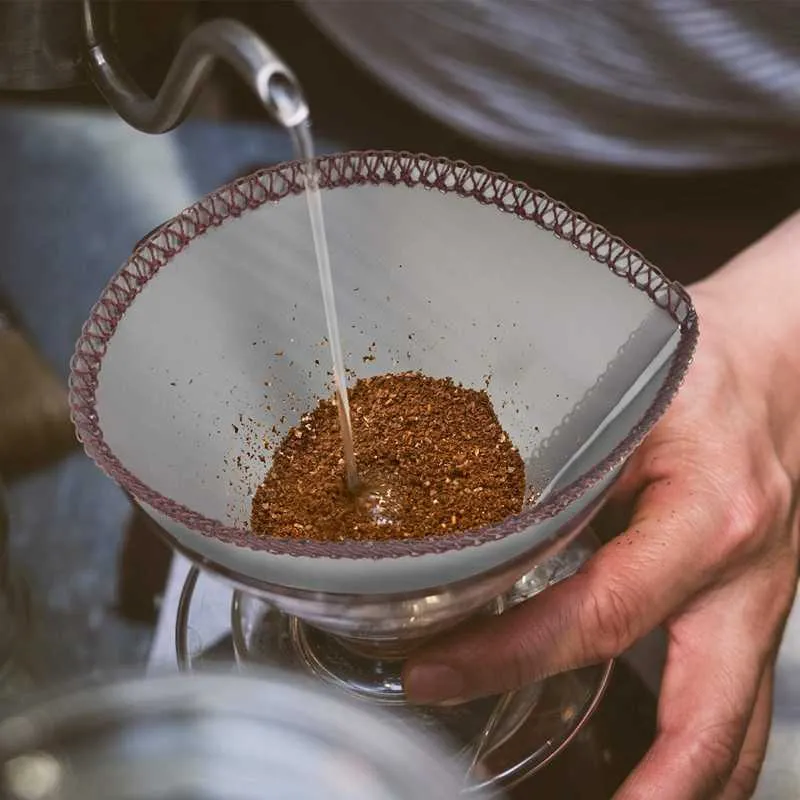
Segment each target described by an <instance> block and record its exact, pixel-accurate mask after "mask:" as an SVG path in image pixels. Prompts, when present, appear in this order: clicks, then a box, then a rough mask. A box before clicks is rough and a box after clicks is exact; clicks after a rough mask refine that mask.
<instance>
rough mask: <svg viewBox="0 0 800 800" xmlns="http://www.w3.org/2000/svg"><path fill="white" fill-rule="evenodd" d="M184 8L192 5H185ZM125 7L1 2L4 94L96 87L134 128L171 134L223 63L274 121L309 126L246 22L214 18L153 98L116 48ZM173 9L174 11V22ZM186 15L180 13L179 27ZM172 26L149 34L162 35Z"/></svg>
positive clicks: (286, 80) (65, 0)
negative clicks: (217, 66)
mask: <svg viewBox="0 0 800 800" xmlns="http://www.w3.org/2000/svg"><path fill="white" fill-rule="evenodd" d="M179 6H181V7H184V8H185V10H186V11H187V12H188V10H189V9H190V8H191V4H190V3H186V4H185V5H184V4H179ZM123 8H124V4H123V3H122V2H113V1H112V2H108V1H106V2H99V0H58V2H54V0H6V2H2V3H0V91H3V90H14V91H33V92H41V91H45V90H53V89H65V88H68V87H73V86H78V85H81V84H85V83H93V84H94V85H95V86H96V87H97V89H98V90H99V91H100V93H101V94H102V95H103V97H104V98H105V100H106V102H107V103H108V105H109V106H111V108H112V109H113V110H114V111H115V112H116V113H117V114H119V116H120V117H121V118H122V119H124V120H125V121H126V122H127V123H128V124H129V125H131V126H132V127H134V128H136V129H138V130H140V131H143V132H145V133H165V132H166V131H169V130H172V129H173V128H175V127H176V126H177V125H179V124H180V123H181V121H182V120H183V119H184V117H185V116H186V115H187V113H188V112H189V111H190V109H191V107H192V105H193V103H194V101H195V99H196V98H197V96H198V94H199V91H200V89H201V88H202V86H203V84H204V82H205V80H206V79H207V78H208V76H209V74H210V73H211V71H212V69H213V68H214V65H215V63H217V62H218V61H221V62H225V63H227V64H228V65H230V66H231V67H233V69H234V70H235V72H236V73H237V74H238V76H239V77H240V78H241V79H242V80H244V81H245V83H247V84H248V85H249V86H250V88H251V89H252V90H253V91H254V92H255V94H256V96H257V97H258V98H259V99H260V101H261V103H262V104H263V105H264V107H265V109H266V110H267V111H268V112H269V113H270V114H271V116H272V117H273V118H274V119H275V121H276V122H278V123H279V124H281V125H282V126H284V127H285V128H287V129H291V128H294V127H295V126H297V125H298V124H301V123H303V122H304V121H305V120H306V118H307V117H308V108H307V106H306V103H305V100H304V98H303V95H302V92H301V91H300V88H299V86H298V84H297V80H296V79H295V77H294V75H293V74H292V72H291V70H289V68H288V67H287V66H286V65H285V64H284V63H283V62H282V61H281V59H279V58H278V56H277V55H276V54H275V53H274V52H273V51H272V49H271V48H270V47H268V46H267V45H266V44H265V43H264V41H263V40H262V39H261V38H260V37H258V36H257V35H256V34H255V33H254V32H253V31H252V30H251V29H250V28H248V27H247V26H246V25H244V24H242V23H240V22H237V21H235V20H231V19H215V20H211V21H207V22H203V23H202V24H200V25H198V26H197V27H195V28H194V29H193V30H191V31H190V32H189V33H188V35H186V37H185V38H184V39H183V40H182V42H181V43H180V47H179V49H178V52H177V54H176V56H175V58H174V60H173V61H172V64H171V66H170V68H169V70H168V72H167V75H166V77H165V78H164V80H163V83H162V84H161V87H160V88H159V90H158V91H157V92H156V93H155V95H154V96H149V95H148V94H146V93H145V92H144V91H143V90H142V89H141V88H140V87H139V85H137V83H136V81H135V80H134V79H133V78H132V77H131V75H130V74H129V71H128V69H127V68H126V65H125V64H124V63H123V59H122V58H121V57H120V55H119V53H118V49H117V38H118V36H121V35H122V32H123V31H122V29H123V28H124V23H123V22H121V20H120V12H121V10H122V9H123ZM174 17H175V14H174V9H173V10H172V13H171V14H170V20H171V22H173V23H174V22H175V19H173V18H174ZM182 18H183V12H182V11H181V12H180V13H179V14H178V22H180V21H181V19H182ZM167 27H169V26H168V25H165V26H159V29H158V30H155V31H152V34H151V31H150V30H148V32H147V38H148V39H151V38H152V39H158V38H159V36H161V37H163V35H164V32H165V28H167Z"/></svg>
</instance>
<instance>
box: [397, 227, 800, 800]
mask: <svg viewBox="0 0 800 800" xmlns="http://www.w3.org/2000/svg"><path fill="white" fill-rule="evenodd" d="M690 293H691V294H692V297H693V299H694V302H695V304H696V306H697V309H698V314H699V318H700V341H699V344H698V349H697V354H696V357H695V361H694V363H693V365H692V367H691V368H690V370H689V373H688V376H687V378H686V382H685V384H684V386H683V388H682V390H681V391H680V392H679V394H678V396H677V398H676V400H675V402H674V403H673V405H672V406H671V408H670V409H669V410H668V412H667V413H666V415H665V416H664V418H663V419H662V420H661V421H660V422H659V424H658V425H657V426H656V428H655V429H654V430H653V432H652V433H651V434H650V436H649V437H648V438H647V440H646V441H645V442H644V443H643V444H642V446H641V447H640V448H639V450H638V451H637V452H636V453H635V454H634V456H633V457H632V459H631V461H630V463H629V464H628V465H627V466H626V469H625V471H624V472H623V475H622V477H621V478H620V480H619V482H618V485H617V486H616V487H615V493H614V495H613V497H612V499H611V501H610V502H611V503H613V504H617V505H619V506H622V507H626V508H630V509H631V514H630V522H629V524H628V526H627V528H626V530H625V531H623V532H622V534H621V535H620V536H618V537H617V538H615V539H614V540H612V541H611V542H610V543H609V544H607V545H606V546H604V547H603V548H602V549H601V550H600V551H599V552H598V553H597V554H596V556H595V557H594V558H592V560H591V561H590V562H589V563H588V564H587V565H586V566H585V567H584V568H583V569H582V570H581V571H580V572H579V573H578V574H577V575H575V576H573V577H572V578H570V579H569V580H567V581H565V582H563V583H561V584H558V585H557V586H555V587H553V588H552V589H550V590H548V591H547V592H545V593H544V594H542V595H540V596H538V597H536V598H534V599H532V600H531V601H529V602H527V603H525V604H524V605H522V606H520V607H518V608H515V609H513V610H512V611H511V612H509V613H508V614H505V615H503V616H502V617H500V618H498V619H495V620H491V621H488V622H487V621H484V622H478V623H475V624H474V625H471V626H468V627H466V628H464V629H461V630H459V631H457V632H455V633H454V634H453V635H452V636H450V637H447V638H445V639H444V640H440V641H437V642H436V643H435V644H434V645H433V646H432V647H431V648H428V649H426V650H425V651H423V652H421V653H419V654H418V655H416V656H415V657H414V658H413V659H411V660H410V661H409V663H408V664H407V666H406V672H405V687H406V692H407V694H408V696H409V697H410V698H411V699H412V700H413V701H415V702H420V703H429V702H430V703H435V702H443V701H445V702H453V701H456V700H467V699H471V698H474V697H477V696H482V695H487V694H494V693H497V692H502V691H506V690H511V689H514V688H516V687H519V686H521V685H524V684H527V683H529V682H532V681H536V680H539V679H541V678H545V677H547V676H549V675H552V674H553V673H556V672H561V671H564V670H569V669H575V668H577V667H581V666H584V665H586V664H591V663H596V662H599V661H603V660H605V659H608V658H611V657H614V656H617V655H619V654H621V653H622V652H623V651H625V650H626V649H627V648H628V647H630V646H631V645H632V644H633V643H634V642H635V641H636V640H638V639H639V638H641V637H642V636H644V635H645V634H646V633H648V632H649V631H651V630H652V629H654V628H655V627H657V626H658V625H663V626H664V627H665V629H666V632H667V636H668V655H667V663H666V667H665V671H664V677H663V683H662V687H661V696H660V698H659V711H658V732H657V736H656V739H655V741H654V743H653V746H652V748H651V750H650V751H649V753H648V754H647V755H646V757H645V758H644V760H643V761H642V763H641V764H640V765H639V766H638V768H637V769H636V770H635V771H634V772H633V774H632V775H631V776H630V777H629V778H628V780H627V781H626V782H625V784H624V785H623V786H622V788H621V789H620V790H619V792H618V794H617V798H618V800H645V798H653V799H655V798H665V797H668V798H670V800H703V799H705V798H722V800H739V798H747V797H749V796H750V795H751V794H752V792H753V790H754V788H755V784H756V780H757V776H758V772H759V770H760V767H761V763H762V761H763V758H764V752H765V748H766V742H767V738H768V733H769V726H770V719H771V704H772V682H773V672H774V663H775V658H776V655H777V649H778V645H779V643H780V638H781V636H782V633H783V628H784V625H785V622H786V618H787V617H788V614H789V611H790V609H791V606H792V603H793V600H794V597H795V593H796V590H797V578H798V563H799V553H800V542H799V532H800V528H799V526H798V515H797V508H796V497H797V489H798V483H799V482H800V424H798V422H797V421H796V418H797V417H798V416H800V346H799V345H798V342H800V314H798V313H797V309H798V306H799V305H800V215H795V216H794V217H792V218H791V219H789V220H787V222H785V223H784V224H783V225H781V226H780V227H779V228H777V229H776V230H775V231H773V232H772V233H771V234H770V235H768V236H767V237H765V238H764V239H762V240H761V241H760V242H757V243H756V244H755V245H753V246H752V247H751V248H749V249H748V250H747V251H745V252H744V253H742V254H741V255H740V256H739V257H737V258H736V259H735V260H734V261H733V262H731V263H730V264H729V265H728V266H726V267H725V268H723V269H722V270H720V271H719V272H717V273H716V274H715V275H713V276H712V277H711V278H709V279H708V280H706V281H704V282H703V283H701V284H697V285H696V286H694V287H691V288H690Z"/></svg>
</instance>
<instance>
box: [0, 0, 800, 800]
mask: <svg viewBox="0 0 800 800" xmlns="http://www.w3.org/2000/svg"><path fill="white" fill-rule="evenodd" d="M116 5H117V7H118V8H117V11H118V13H119V18H120V20H121V22H120V24H119V25H118V28H117V32H116V38H115V44H116V46H117V48H118V51H119V54H120V56H121V58H122V60H123V62H124V63H125V64H126V65H127V67H128V68H129V70H130V71H131V73H132V74H133V76H134V77H135V78H136V80H137V81H138V82H139V83H140V85H141V86H142V87H143V88H144V89H145V90H146V91H148V92H150V93H154V92H155V90H156V89H157V88H158V87H159V86H160V84H161V82H162V80H163V78H164V75H165V74H166V71H167V68H168V66H169V64H170V63H171V61H172V58H173V57H174V55H175V53H176V51H177V48H178V45H179V43H180V41H181V39H182V37H183V36H185V34H186V32H187V31H189V30H191V29H192V28H193V27H194V26H196V25H197V24H198V23H199V22H200V21H202V20H203V19H210V18H213V17H217V16H230V17H235V18H237V19H240V20H242V21H244V22H246V23H247V24H249V25H251V26H252V27H254V28H255V29H256V30H257V31H258V32H259V33H261V34H262V35H263V36H264V38H265V39H266V41H268V42H269V43H270V44H271V45H272V46H273V47H274V48H275V49H276V50H277V51H278V52H279V54H280V55H281V56H282V57H283V58H284V60H285V61H286V62H287V63H288V64H289V66H290V67H291V68H292V69H294V70H295V72H296V74H297V75H298V77H299V79H300V82H301V84H302V85H303V87H304V88H305V91H306V94H307V97H308V100H309V104H310V107H311V113H312V120H313V123H314V129H315V132H316V136H317V149H318V151H319V152H322V153H324V152H333V151H339V150H346V149H382V148H389V149H402V150H410V151H422V152H427V153H430V154H433V155H445V156H448V157H451V158H457V159H464V160H466V161H470V162H472V163H480V164H482V165H484V166H487V167H490V168H493V169H497V170H499V171H502V172H505V173H507V174H509V175H510V176H511V177H513V178H515V179H521V180H525V181H527V182H529V183H530V184H532V185H534V186H536V188H540V189H544V190H545V191H547V192H549V193H550V194H551V195H553V196H555V197H557V198H558V199H561V200H564V201H566V202H567V203H569V204H570V205H572V206H573V207H574V208H576V209H577V210H579V211H582V212H584V213H586V214H587V216H589V217H590V218H592V219H593V220H594V221H596V222H599V223H601V224H604V225H606V226H607V227H608V228H609V229H611V230H612V231H613V232H614V233H615V234H618V235H621V236H623V237H624V238H626V239H627V240H628V241H629V243H630V244H632V245H633V246H634V247H637V248H639V249H641V250H642V251H643V252H644V253H645V255H646V256H647V257H648V258H649V259H651V260H652V261H654V262H655V263H656V264H657V265H658V266H660V267H662V268H663V269H664V271H665V272H666V273H667V274H668V275H669V276H670V277H673V278H677V279H679V280H683V281H686V282H689V281H690V280H691V279H692V277H693V276H696V275H699V274H701V273H703V272H705V271H708V270H709V269H712V268H714V267H716V266H718V265H720V264H722V263H724V261H725V260H726V259H727V258H729V257H730V256H731V255H733V254H734V253H736V252H737V251H738V250H740V249H741V248H742V247H744V246H745V245H746V244H748V243H749V242H751V241H753V240H754V239H755V238H757V237H758V236H759V235H760V234H761V233H763V232H765V231H766V230H768V229H769V228H770V227H771V226H772V225H774V224H775V223H777V222H778V221H779V220H780V219H781V218H782V217H783V216H785V215H786V214H787V213H789V212H790V211H791V210H793V209H794V208H796V207H797V206H798V205H800V203H798V202H797V201H798V187H800V180H797V179H798V178H800V170H798V169H797V167H796V166H793V167H787V166H786V165H784V164H780V165H777V166H774V167H762V168H760V169H758V170H750V171H743V172H737V173H736V174H733V175H731V174H729V173H724V174H714V175H708V174H694V173H686V174H683V173H682V174H680V175H673V174H668V175H655V174H647V173H646V172H642V171H636V172H631V171H629V170H624V169H616V168H611V167H605V168H602V169H592V168H589V167H586V166H585V165H584V166H570V165H568V164H563V163H552V162H550V161H546V160H545V161H541V162H539V161H536V160H535V159H531V158H529V157H523V156H509V155H507V154H503V153H501V152H499V151H495V150H493V148H492V147H491V145H487V144H485V143H483V144H482V143H479V142H478V141H476V140H473V139H470V138H469V137H468V136H466V135H465V134H462V133H459V132H457V131H456V130H455V129H452V128H449V127H447V126H446V125H445V124H444V123H442V122H440V121H437V120H436V119H434V118H433V117H432V116H429V115H427V114H426V113H425V112H423V111H420V110H418V109H417V108H415V107H413V106H412V104H410V103H409V102H407V101H406V100H403V99H401V98H400V97H399V96H398V95H396V94H395V93H394V92H393V91H392V90H391V89H389V88H387V87H386V86H385V85H384V84H383V83H381V82H380V81H379V80H378V79H377V78H374V77H372V76H371V75H370V74H368V72H367V71H366V70H365V69H364V68H362V67H361V66H359V64H358V63H356V61H355V60H353V59H352V58H351V57H350V56H348V55H347V54H345V53H344V52H343V51H341V50H340V49H339V48H338V47H337V46H336V45H335V44H334V43H333V42H332V41H331V40H330V39H328V38H327V37H326V35H325V34H324V33H323V32H322V31H321V30H320V29H318V28H317V27H316V26H315V24H314V23H313V22H312V21H311V20H310V18H309V17H308V16H307V15H306V14H305V13H304V11H303V10H302V9H301V8H300V7H299V6H298V5H296V4H295V3H294V2H291V1H290V0H286V2H282V1H276V0H272V1H271V2H246V3H239V2H228V1H227V0H219V2H212V1H206V2H198V3H192V2H188V0H185V1H184V2H156V1H155V0H151V1H149V2H143V1H138V2H130V0H120V2H118V3H116ZM5 30H6V33H7V31H8V28H6V29H5ZM2 36H3V32H2V31H0V45H4V46H6V47H9V46H11V44H13V42H12V43H9V41H8V40H6V41H5V42H3V39H2ZM289 158H291V147H290V142H289V140H288V137H287V136H286V135H285V133H284V132H283V131H282V130H279V129H277V128H275V127H274V126H272V125H271V123H270V122H269V120H268V119H267V118H266V116H265V114H264V112H263V109H261V108H260V106H259V105H258V104H257V102H256V100H255V99H254V98H253V97H252V96H251V95H250V93H249V91H248V89H247V88H246V87H245V86H244V85H243V84H242V83H241V81H240V80H238V79H237V77H236V76H235V75H234V74H233V72H232V71H231V70H229V69H228V68H226V67H224V66H221V67H219V68H218V69H217V70H216V72H215V73H214V76H213V78H212V80H211V81H210V82H209V83H208V84H207V85H206V86H205V88H204V89H203V91H202V93H201V95H200V97H199V98H198V100H197V103H196V104H195V106H194V109H193V112H192V114H191V117H190V118H189V120H188V121H187V122H186V123H184V124H183V125H181V126H180V127H179V128H177V129H176V130H175V131H174V132H172V133H169V134H165V135H161V136H148V135H145V134H143V133H139V132H137V131H135V130H133V129H132V128H130V127H128V126H127V125H126V124H125V123H124V122H122V121H121V120H120V119H119V118H118V117H117V116H116V115H115V114H114V113H113V112H112V111H111V110H110V109H109V108H108V107H107V105H106V104H105V102H104V101H103V99H102V97H101V96H100V94H99V93H98V92H97V90H96V89H95V88H94V87H93V86H91V85H89V84H88V83H87V84H84V85H82V86H77V87H69V88H65V89H56V90H49V91H37V92H23V91H11V90H6V91H2V92H0V475H1V476H2V482H3V484H4V486H5V492H4V494H3V495H0V497H2V498H3V499H2V500H0V502H2V503H3V506H4V508H3V510H2V513H1V514H0V517H2V518H1V519H0V540H1V541H0V548H2V550H1V551H0V564H2V566H3V570H2V578H3V585H4V591H5V599H4V601H3V602H4V605H3V613H4V614H6V617H7V620H8V624H7V625H6V626H5V629H6V630H8V631H14V636H13V637H11V636H9V637H7V638H8V639H9V641H7V642H4V643H3V647H4V649H3V650H0V657H2V658H3V659H4V660H5V662H6V664H7V665H10V664H11V663H12V661H13V670H12V669H11V667H10V666H7V669H6V673H5V674H6V679H5V685H4V691H5V692H6V693H12V694H16V693H18V692H19V691H20V687H28V686H37V685H49V684H52V683H56V682H61V681H66V680H69V679H73V678H75V677H80V676H85V675H91V674H96V673H99V672H104V671H107V670H109V669H111V668H114V667H116V666H120V665H126V666H130V665H133V666H136V665H144V664H145V663H146V661H147V659H148V655H149V652H150V647H151V642H152V638H153V631H154V626H155V624H156V622H157V619H158V613H159V609H160V603H161V598H162V596H163V593H164V588H165V582H166V579H167V574H168V571H169V561H170V553H169V551H168V550H167V549H166V548H165V546H164V545H162V544H161V542H160V540H159V539H158V538H157V535H156V534H155V533H154V532H153V531H152V530H151V529H150V528H149V527H148V523H147V522H146V520H145V518H144V516H143V515H140V514H138V513H137V512H136V511H135V510H134V508H133V506H132V504H131V503H130V501H129V499H128V498H127V497H126V496H125V495H124V494H123V493H122V492H121V491H120V490H119V489H118V488H117V487H116V486H115V485H113V484H111V483H110V482H109V481H108V480H107V479H106V478H105V477H104V476H103V475H102V474H101V473H100V471H99V470H98V469H97V468H96V467H95V466H94V465H93V464H92V463H90V462H89V460H88V459H87V458H86V457H85V456H84V455H83V453H82V452H80V451H79V450H78V448H77V445H76V443H75V441H74V436H73V433H72V426H71V423H70V421H69V412H68V408H67V403H66V377H67V374H68V370H69V359H70V357H71V354H72V349H73V346H74V343H75V340H76V339H77V337H78V335H79V333H80V328H81V325H82V324H83V322H84V320H85V319H86V317H87V315H88V313H89V310H90V308H91V306H92V304H93V302H94V301H95V300H96V299H97V297H98V296H99V294H100V292H101V290H102V288H103V287H104V285H105V284H106V282H107V281H108V280H109V278H110V277H111V275H112V274H113V272H114V271H115V270H116V269H117V268H118V267H119V266H120V265H121V264H122V262H123V261H124V260H125V259H126V257H127V256H128V255H129V253H130V252H131V250H132V249H133V248H134V246H135V245H136V243H137V241H139V240H140V239H141V238H142V237H144V236H145V235H146V234H147V233H148V232H149V231H150V230H152V229H153V228H154V227H155V226H157V225H158V224H160V223H161V222H163V221H165V220H166V219H168V218H170V217H172V216H174V215H175V214H176V213H178V212H179V211H180V210H181V209H183V208H184V207H186V206H188V205H190V204H191V203H193V202H194V201H196V200H197V199H198V198H199V197H201V196H202V195H204V194H206V193H208V192H210V191H211V190H213V189H215V188H217V187H218V186H219V185H221V184H223V183H225V182H227V181H229V180H232V179H233V178H235V177H238V176H240V175H244V174H247V173H249V172H251V171H253V170H254V169H256V168H259V167H262V166H266V165H268V164H272V163H276V162H280V161H283V160H287V159H289ZM791 176H793V177H791ZM754 208H755V209H757V212H758V213H753V210H754ZM12 639H13V641H12ZM797 660H800V654H798V659H797ZM791 663H796V662H789V666H787V667H785V669H784V671H783V672H782V673H781V675H780V676H779V696H781V697H783V698H784V699H783V701H781V703H782V705H784V706H787V707H788V705H789V701H791V700H792V699H794V701H796V700H797V699H799V698H798V697H797V693H798V689H797V687H796V686H793V685H792V684H790V683H789V682H788V680H787V679H786V678H785V675H787V674H788V672H786V670H788V669H790V667H791ZM12 675H13V677H10V676H12ZM780 692H783V695H780ZM795 705H798V704H797V703H796V702H795ZM799 707H800V706H799ZM654 720H655V698H654V694H653V692H652V687H649V688H648V686H647V684H646V682H645V681H644V680H643V679H642V678H641V677H640V676H638V675H637V674H636V672H635V671H634V670H631V669H630V668H629V667H627V666H626V665H623V666H622V667H620V669H619V670H618V671H617V673H616V675H615V677H614V680H613V683H612V687H611V689H610V691H609V694H608V696H607V698H606V701H605V702H604V703H603V706H602V709H601V713H600V714H598V716H597V718H596V719H595V721H594V722H593V723H592V724H591V725H590V726H589V727H588V728H587V729H586V731H585V732H584V734H582V740H581V741H579V742H578V743H576V745H575V746H574V747H573V748H572V749H571V750H570V751H569V753H568V754H567V755H565V756H562V757H561V759H559V762H558V763H557V764H555V765H554V766H553V767H552V768H550V771H549V772H547V771H546V773H545V775H544V776H542V777H540V779H539V780H540V781H541V782H542V783H541V784H540V785H541V786H543V787H547V786H549V787H550V789H551V790H552V791H553V792H556V791H557V789H558V791H559V794H555V793H554V794H552V795H551V796H569V797H574V798H581V797H598V798H600V797H607V796H609V795H610V793H611V791H612V790H613V787H614V786H615V785H617V784H618V783H619V781H620V780H621V778H622V776H624V775H625V774H626V772H627V771H628V770H629V769H630V768H631V766H632V765H633V764H634V763H635V762H636V760H637V759H638V758H639V757H640V756H641V754H642V753H643V752H644V751H645V750H646V748H647V744H648V742H649V740H650V737H652V734H653V730H654ZM776 724H777V725H780V724H781V717H780V714H779V716H778V718H777V722H776ZM794 735H796V733H795V734H794ZM776 769H777V771H778V773H779V772H780V769H781V765H780V763H778V764H777V767H776ZM570 781H571V783H569V782H570ZM567 785H569V786H570V787H572V788H571V789H570V790H569V791H565V789H564V787H565V786H567ZM774 785H775V786H778V784H774ZM771 791H772V790H771ZM774 791H779V792H780V791H783V790H780V789H776V790H774ZM763 796H764V797H767V796H769V797H775V798H778V800H781V798H783V797H789V796H793V795H783V794H769V795H767V794H764V795H763Z"/></svg>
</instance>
